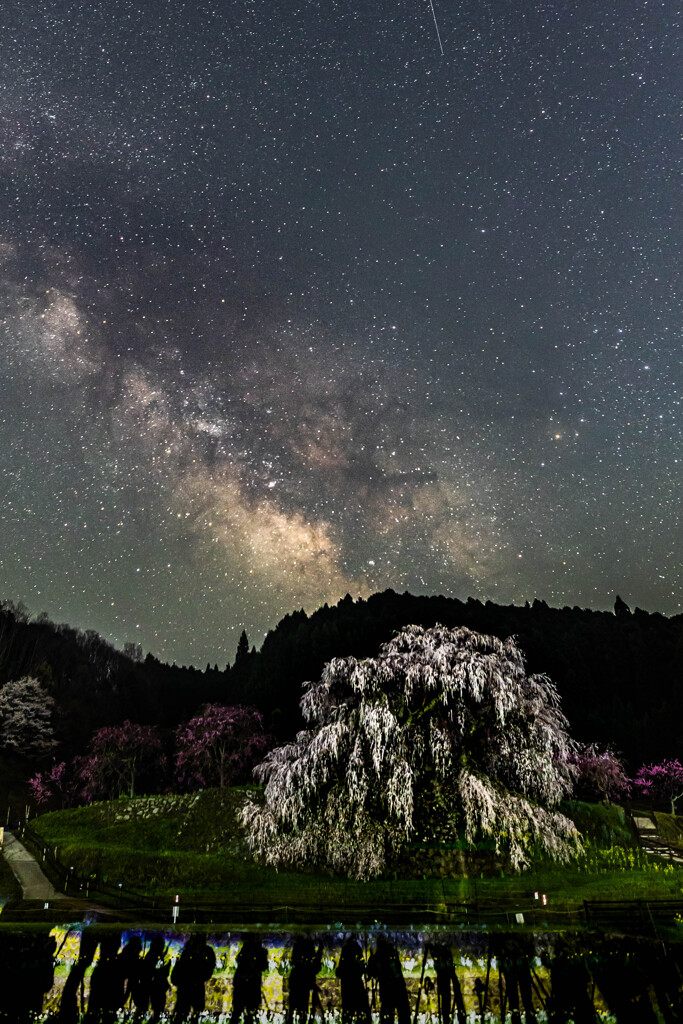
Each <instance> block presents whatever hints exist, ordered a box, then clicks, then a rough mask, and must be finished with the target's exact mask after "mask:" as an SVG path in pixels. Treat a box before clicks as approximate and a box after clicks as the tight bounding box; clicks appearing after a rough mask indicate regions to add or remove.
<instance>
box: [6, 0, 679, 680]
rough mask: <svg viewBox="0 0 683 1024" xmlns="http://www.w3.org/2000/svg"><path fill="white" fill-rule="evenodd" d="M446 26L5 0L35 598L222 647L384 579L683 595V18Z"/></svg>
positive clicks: (15, 295) (450, 15)
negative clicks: (680, 297)
mask: <svg viewBox="0 0 683 1024" xmlns="http://www.w3.org/2000/svg"><path fill="white" fill-rule="evenodd" d="M434 16H435V17H436V24H435V20H434V17H433V15H432V8H431V6H430V3H429V0H372V2H370V0H367V2H366V0H358V2H354V0H255V2H249V0H244V2H239V3H238V2H235V0H221V2H217V0H214V2H206V0H192V2H184V0H163V2H162V0H144V2H143V0H135V2H134V0H107V2H106V3H100V2H97V0H93V2H89V3H82V2H76V0H70V2H67V0H21V2H20V3H19V2H8V3H4V4H3V5H2V9H1V10H0V303H1V306H0V460H1V461H0V474H1V475H0V597H11V598H13V599H15V600H19V599H21V600H23V601H25V602H26V604H27V605H28V606H29V607H30V608H31V610H32V611H33V612H35V613H37V612H38V611H41V610H45V611H47V612H48V614H49V615H50V617H51V618H52V619H53V620H54V621H56V622H63V621H67V622H69V623H71V624H72V625H74V626H79V627H82V628H94V629H97V630H98V631H100V632H101V633H102V635H103V636H104V637H106V638H107V639H109V640H111V641H112V642H115V643H116V644H122V643H123V642H125V641H134V642H137V643H141V644H142V646H143V648H144V649H145V650H151V651H152V652H153V653H155V654H156V655H158V656H160V657H162V658H164V659H167V660H171V661H173V660H175V661H177V662H178V663H194V664H197V665H200V666H203V665H204V664H205V663H206V662H207V661H208V660H210V661H211V662H212V663H213V662H214V661H216V662H218V663H219V664H221V665H223V664H225V663H226V661H228V660H232V657H233V655H234V651H235V647H236V644H237V638H238V636H239V633H240V632H241V630H242V629H243V628H246V629H247V632H248V634H249V638H250V640H251V641H252V642H253V643H256V644H257V645H258V644H259V643H260V641H261V639H262V637H263V634H264V632H265V631H266V630H267V629H268V628H270V627H272V626H274V625H275V624H276V623H277V621H278V620H279V619H280V618H281V617H282V616H283V615H284V614H286V613H287V612H289V611H292V610H294V609H297V608H300V607H304V608H306V609H307V610H308V611H312V610H314V609H315V608H317V607H318V606H319V605H321V604H322V603H323V602H325V601H327V602H329V603H332V602H335V601H337V600H338V599H339V598H340V597H343V596H344V594H346V593H347V592H349V593H351V594H352V595H353V596H359V595H361V596H367V595H369V594H370V593H372V592H374V591H376V590H380V589H385V588H387V587H392V588H393V589H395V590H397V591H403V590H406V589H407V590H410V591H412V592H414V593H442V594H447V595H451V596H455V597H459V598H461V599H465V598H466V597H467V596H469V595H472V596H474V597H478V598H480V599H482V600H485V599H491V600H493V601H496V602H501V603H508V602H524V600H526V599H530V600H533V599H534V598H540V599H544V600H546V601H548V603H550V604H555V605H565V604H569V605H575V604H578V605H580V606H581V607H595V608H609V607H611V606H612V604H613V601H614V595H615V593H619V594H620V595H621V597H622V598H624V599H625V600H626V601H628V602H629V603H630V604H631V606H632V607H633V606H634V605H636V604H637V605H640V606H641V607H644V608H647V609H648V610H650V611H655V610H658V611H661V612H664V613H673V612H676V611H679V610H680V608H681V603H680V584H681V566H682V564H683V559H682V557H681V549H680V539H681V537H680V522H679V518H680V507H681V497H682V495H681V459H682V458H683V445H682V444H681V439H682V438H681V435H682V429H681V407H680V390H681V382H682V380H683V372H682V351H683V346H682V345H681V338H680V333H679V332H678V329H679V324H680V319H679V310H680V306H679V303H677V300H676V296H675V289H676V284H677V265H678V262H679V259H678V257H679V254H680V219H677V218H679V211H680V203H679V202H678V200H679V195H678V188H677V186H678V179H677V170H678V167H679V166H680V157H681V150H680V148H679V145H678V137H677V134H676V132H675V124H676V117H677V114H678V103H679V96H678V92H679V88H678V87H679V86H680V82H681V79H680V53H678V52H677V41H678V39H679V38H680V36H679V34H678V33H679V28H680V26H677V25H676V23H675V5H672V4H670V3H668V2H666V0H664V2H662V0H579V2H577V0H563V2H561V3H559V2H538V0H529V2H528V3H524V4H519V3H513V2H512V0H476V2H474V0H434ZM437 26H438V30H439V34H438V35H437V31H436V29H437ZM441 46H442V47H443V54H442V52H441Z"/></svg>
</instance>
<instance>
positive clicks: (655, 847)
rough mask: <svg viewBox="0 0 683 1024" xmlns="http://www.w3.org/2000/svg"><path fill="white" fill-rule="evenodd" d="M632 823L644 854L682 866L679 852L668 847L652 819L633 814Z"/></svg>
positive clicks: (682, 862) (681, 856)
mask: <svg viewBox="0 0 683 1024" xmlns="http://www.w3.org/2000/svg"><path fill="white" fill-rule="evenodd" d="M633 821H634V822H635V826H636V828H637V829H638V835H639V836H640V845H641V846H642V848H643V851H644V852H645V853H649V854H650V856H652V857H659V858H661V859H663V860H668V861H669V862H671V863H673V864H683V855H681V852H680V851H679V850H676V849H674V847H672V846H669V844H668V843H667V841H666V839H662V837H661V836H660V835H659V832H658V831H657V826H656V825H655V823H654V821H653V820H652V818H650V817H649V816H648V817H645V816H644V815H643V814H634V815H633Z"/></svg>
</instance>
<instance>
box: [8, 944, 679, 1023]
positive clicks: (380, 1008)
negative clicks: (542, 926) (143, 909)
mask: <svg viewBox="0 0 683 1024" xmlns="http://www.w3.org/2000/svg"><path fill="white" fill-rule="evenodd" d="M0 963H1V964H2V977H3V984H2V990H1V995H0V1020H3V1021H12V1022H13V1024H23V1022H29V1021H50V1022H53V1024H79V1022H87V1024H109V1022H114V1021H123V1020H128V1021H135V1022H143V1021H146V1022H147V1021H151V1022H158V1021H172V1022H174V1024H180V1022H182V1021H200V1020H201V1021H222V1022H224V1024H228V1022H229V1024H238V1021H245V1022H247V1024H255V1022H256V1021H257V1020H258V1021H259V1022H263V1024H265V1022H266V1021H273V1022H275V1024H294V1022H296V1024H313V1022H316V1018H319V1020H320V1022H321V1024H322V1022H325V1021H328V1022H329V1024H335V1022H340V1024H390V1022H393V1021H398V1024H416V1022H419V1024H456V1022H457V1024H465V1022H467V1024H474V1022H476V1021H483V1020H486V1021H496V1022H497V1021H501V1022H506V1021H510V1022H512V1024H522V1022H525V1024H542V1022H550V1024H570V1022H573V1024H596V1022H597V1021H615V1022H617V1024H636V1022H637V1024H649V1022H653V1024H654V1022H656V1021H662V1020H663V1021H665V1022H666V1024H669V1022H675V1021H681V1020H683V946H682V945H681V944H680V943H678V942H676V941H672V942H669V941H667V942H664V941H662V940H655V939H640V938H634V937H633V936H614V935H613V936H606V935H597V934H593V935H590V934H587V933H582V934H578V933H569V932H564V933H561V934H554V933H548V932H544V933H538V934H526V933H523V932H521V931H520V932H516V933H510V934H506V933H500V932H499V933H495V934H493V935H491V936H488V935H487V933H486V932H481V931H480V932H471V933H462V932H459V933H446V932H443V931H439V932H436V933H434V932H432V933H428V932H422V933H419V934H418V933H416V932H390V931H384V932H378V931H370V932H361V931H357V932H353V933H350V932H333V931H326V932H322V933H311V932H305V931H301V932H299V933H298V934H273V933H266V932H264V931H259V930H257V929H254V930H252V931H249V932H244V931H242V932H240V933H239V934H238V933H234V934H233V933H224V934H212V935H207V934H205V933H202V932H198V931H194V932H192V933H190V934H187V935H183V934H180V933H177V932H174V933H172V934H171V933H161V932H158V933H149V932H142V931H140V930H137V929H133V930H130V931H124V932H122V931H121V930H120V929H115V928H113V927H104V926H99V925H92V926H81V925H79V926H77V927H74V928H73V929H71V930H69V929H64V928H59V929H58V928H55V929H53V930H52V931H51V932H49V933H48V932H47V931H45V930H43V931H23V932H21V931H0ZM316 1024H317V1022H316Z"/></svg>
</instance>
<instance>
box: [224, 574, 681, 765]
mask: <svg viewBox="0 0 683 1024" xmlns="http://www.w3.org/2000/svg"><path fill="white" fill-rule="evenodd" d="M437 622H439V623H442V624H443V625H446V626H468V627H469V628H470V629H474V630H477V631H479V632H483V633H492V634H494V635H495V636H498V637H500V638H501V639H503V638H505V637H508V636H511V635H514V636H516V637H518V639H519V643H520V646H521V648H522V650H523V651H524V652H525V653H526V656H527V663H528V667H529V669H530V670H531V671H533V672H545V673H546V674H547V675H549V676H550V677H551V679H553V681H554V682H555V683H556V684H557V686H558V688H559V691H560V694H561V696H562V707H563V709H564V711H565V714H566V715H567V716H568V718H569V721H570V724H571V729H572V733H573V735H575V736H576V737H577V738H579V739H583V740H586V741H590V740H599V741H601V742H603V743H610V744H612V745H614V746H615V747H616V748H617V749H618V750H620V751H621V752H622V753H623V754H624V755H625V757H626V758H627V759H628V761H629V763H630V764H631V765H633V767H634V770H635V768H637V767H638V766H639V765H640V764H641V763H643V761H646V760H653V759H659V758H661V757H662V756H664V755H670V756H673V757H677V756H681V757H683V733H682V732H681V722H682V721H683V615H678V616H675V617H672V618H667V617H665V616H663V615H660V614H659V613H654V614H648V613H647V612H644V611H642V610H641V609H636V610H635V611H634V612H633V613H631V611H630V610H629V608H628V607H627V606H626V605H625V604H624V603H623V602H622V601H620V600H619V599H617V602H616V605H615V611H614V613H612V612H596V611H588V610H586V609H581V608H568V607H567V608H562V609H558V608H550V607H548V605H547V604H546V603H545V602H544V601H534V602H533V604H531V605H529V604H528V603H527V605H525V606H524V607H515V606H514V605H509V606H501V605H496V604H493V603H492V602H490V601H487V602H486V604H482V603H481V602H480V601H476V600H473V599H471V598H470V599H469V600H467V601H466V602H462V601H458V600H455V599H453V598H445V597H414V596H412V595H411V594H396V593H394V592H393V591H391V590H388V591H385V592H384V593H382V594H375V595H373V596H372V597H370V598H369V599H368V600H367V601H364V600H358V601H353V600H352V599H351V598H350V597H348V596H347V597H346V598H344V600H342V601H340V602H339V604H338V605H336V606H335V607H333V608H328V607H327V606H325V607H323V608H320V609H319V610H318V611H317V612H315V613H314V614H313V615H311V616H306V614H305V613H304V612H295V613H293V614H292V615H288V616H286V617H285V618H284V619H283V620H282V621H281V622H280V623H279V625H278V626H277V627H276V629H274V630H272V631H271V632H270V633H269V634H268V635H267V637H266V639H265V641H264V643H263V647H262V648H261V651H260V652H259V653H253V652H252V653H251V654H250V655H249V656H248V657H246V658H244V659H241V660H240V664H239V665H238V666H236V668H235V669H233V672H232V674H231V678H230V684H229V685H230V692H231V699H232V700H235V701H242V702H248V703H251V704H255V705H256V706H257V707H260V708H262V709H264V710H267V711H268V712H269V713H271V715H272V716H273V717H274V724H275V725H276V726H278V728H277V731H278V732H279V733H280V734H284V733H288V732H291V731H292V729H293V728H294V727H295V724H296V721H297V718H296V716H295V714H294V713H295V710H296V704H297V701H298V699H299V694H300V684H301V683H302V682H303V681H306V680H309V679H317V678H318V677H319V675H320V671H321V669H322V667H323V665H324V664H325V662H326V661H329V660H330V659H331V658H333V657H337V656H346V655H354V656H355V657H367V656H370V655H373V654H376V653H377V651H378V648H379V646H380V644H382V643H384V642H385V641H387V640H389V639H390V638H391V636H392V635H393V634H394V632H395V631H396V630H398V629H400V628H401V627H402V626H405V625H408V624H410V623H415V624H418V625H423V626H431V625H434V624H435V623H437ZM278 719H281V721H280V722H278Z"/></svg>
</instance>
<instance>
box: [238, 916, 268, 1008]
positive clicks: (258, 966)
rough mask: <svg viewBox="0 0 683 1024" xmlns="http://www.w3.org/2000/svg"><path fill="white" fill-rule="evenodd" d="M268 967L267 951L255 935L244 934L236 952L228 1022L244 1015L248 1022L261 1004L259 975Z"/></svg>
mask: <svg viewBox="0 0 683 1024" xmlns="http://www.w3.org/2000/svg"><path fill="white" fill-rule="evenodd" d="M267 968H268V953H267V951H266V949H265V946H263V945H262V944H261V942H260V940H259V938H258V936H257V935H245V936H244V939H243V941H242V948H241V949H240V951H239V953H238V954H237V969H236V970H235V978H234V981H233V986H232V1013H231V1015H230V1024H237V1021H238V1020H239V1019H240V1018H241V1017H242V1015H244V1020H245V1021H247V1022H248V1024H253V1020H254V1017H255V1015H256V1012H257V1010H258V1009H259V1007H260V1005H261V975H262V974H263V972H264V971H265V970H267Z"/></svg>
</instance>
